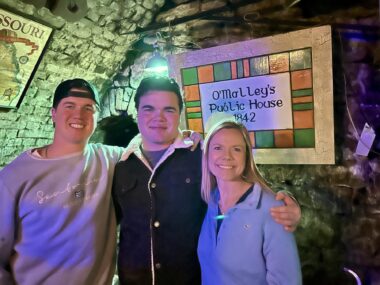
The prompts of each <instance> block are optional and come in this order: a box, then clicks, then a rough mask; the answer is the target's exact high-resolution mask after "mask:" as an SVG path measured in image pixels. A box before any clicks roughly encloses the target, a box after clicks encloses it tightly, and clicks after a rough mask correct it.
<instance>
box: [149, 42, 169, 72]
mask: <svg viewBox="0 0 380 285" xmlns="http://www.w3.org/2000/svg"><path fill="white" fill-rule="evenodd" d="M153 48H154V51H153V56H152V57H151V58H150V59H149V60H148V61H147V63H146V65H145V71H146V72H148V73H152V74H159V75H168V60H167V59H166V58H165V57H164V56H162V55H161V53H160V47H159V46H158V43H157V42H156V43H154V44H153Z"/></svg>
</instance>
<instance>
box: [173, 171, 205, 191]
mask: <svg viewBox="0 0 380 285" xmlns="http://www.w3.org/2000/svg"><path fill="white" fill-rule="evenodd" d="M200 182H201V173H200V171H199V170H198V169H191V168H190V169H188V168H186V167H184V168H183V169H175V170H173V171H172V172H171V175H170V183H171V184H172V185H175V186H182V187H186V186H187V185H191V186H192V187H194V184H200Z"/></svg>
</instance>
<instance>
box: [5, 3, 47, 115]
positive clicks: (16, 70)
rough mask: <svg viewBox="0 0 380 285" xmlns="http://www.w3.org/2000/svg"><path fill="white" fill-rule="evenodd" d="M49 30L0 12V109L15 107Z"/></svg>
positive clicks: (31, 74) (11, 14) (33, 22)
mask: <svg viewBox="0 0 380 285" xmlns="http://www.w3.org/2000/svg"><path fill="white" fill-rule="evenodd" d="M51 33H52V28H50V27H47V26H45V25H42V24H40V23H37V22H35V21H32V20H29V19H26V18H24V17H21V16H19V15H16V14H13V13H11V12H8V11H5V10H3V9H0V108H17V107H19V106H20V104H21V101H22V99H23V97H24V95H25V93H26V90H27V88H28V85H29V84H30V82H31V80H32V77H33V75H34V73H35V71H36V70H37V67H38V64H39V62H40V59H41V57H42V54H43V52H44V49H45V47H46V44H47V42H48V40H49V38H50V35H51Z"/></svg>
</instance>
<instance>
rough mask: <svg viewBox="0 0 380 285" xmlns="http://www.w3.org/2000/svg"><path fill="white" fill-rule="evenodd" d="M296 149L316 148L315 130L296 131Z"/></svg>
mask: <svg viewBox="0 0 380 285" xmlns="http://www.w3.org/2000/svg"><path fill="white" fill-rule="evenodd" d="M294 144H295V147H315V133H314V129H305V130H294Z"/></svg>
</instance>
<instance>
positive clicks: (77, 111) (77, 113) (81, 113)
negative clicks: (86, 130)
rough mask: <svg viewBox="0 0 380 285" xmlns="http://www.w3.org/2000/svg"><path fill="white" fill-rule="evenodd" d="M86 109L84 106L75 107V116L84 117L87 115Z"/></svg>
mask: <svg viewBox="0 0 380 285" xmlns="http://www.w3.org/2000/svg"><path fill="white" fill-rule="evenodd" d="M85 113H86V111H85V110H84V109H83V108H80V107H78V108H75V109H74V117H75V118H83V117H84V116H85Z"/></svg>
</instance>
